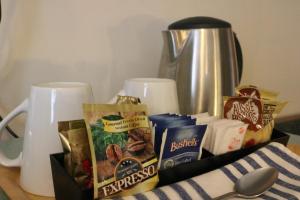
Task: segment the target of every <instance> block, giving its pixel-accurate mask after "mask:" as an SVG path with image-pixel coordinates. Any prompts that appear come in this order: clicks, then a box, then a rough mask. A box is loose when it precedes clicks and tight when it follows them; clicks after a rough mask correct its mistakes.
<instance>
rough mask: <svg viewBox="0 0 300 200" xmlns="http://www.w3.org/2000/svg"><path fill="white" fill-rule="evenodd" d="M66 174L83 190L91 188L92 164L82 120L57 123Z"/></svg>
mask: <svg viewBox="0 0 300 200" xmlns="http://www.w3.org/2000/svg"><path fill="white" fill-rule="evenodd" d="M58 131H59V137H60V139H61V142H62V145H63V149H64V153H65V157H64V164H65V168H66V170H67V172H68V173H69V174H70V175H71V176H72V177H73V178H74V179H75V181H76V182H77V183H78V184H79V186H80V187H81V188H83V189H85V188H92V186H93V182H92V168H91V167H92V162H91V152H90V147H89V142H88V136H87V131H86V127H85V122H84V120H72V121H61V122H58Z"/></svg>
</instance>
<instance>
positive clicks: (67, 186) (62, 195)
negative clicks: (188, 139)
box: [50, 129, 289, 200]
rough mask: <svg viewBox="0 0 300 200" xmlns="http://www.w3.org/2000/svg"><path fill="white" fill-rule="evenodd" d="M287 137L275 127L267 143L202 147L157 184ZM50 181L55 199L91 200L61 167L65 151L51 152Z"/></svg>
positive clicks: (285, 140)
mask: <svg viewBox="0 0 300 200" xmlns="http://www.w3.org/2000/svg"><path fill="white" fill-rule="evenodd" d="M288 140H289V135H287V134H285V133H283V132H280V131H279V130H276V129H274V130H273V133H272V137H271V140H270V141H269V142H266V143H262V144H258V145H255V146H253V147H249V148H245V149H241V150H238V151H233V152H229V153H226V154H222V155H219V156H214V155H212V154H211V153H209V152H208V151H205V149H203V154H202V158H201V160H198V161H195V162H192V163H187V164H182V165H178V166H176V167H173V168H171V169H167V170H161V171H159V183H158V187H160V186H163V185H167V184H171V183H175V182H178V181H181V180H184V179H187V178H191V177H193V176H197V175H200V174H203V173H206V172H209V171H212V170H214V169H217V168H220V167H222V166H224V165H227V164H229V163H232V162H234V161H236V160H238V159H240V158H242V157H244V156H246V155H248V154H251V153H253V152H254V151H256V150H257V149H259V148H261V147H263V146H265V145H267V144H268V143H270V142H279V143H281V144H284V145H286V144H287V143H288ZM50 160H51V168H52V176H53V184H54V191H55V198H56V200H66V199H72V200H90V199H93V191H92V190H81V189H80V187H79V186H78V185H77V183H76V182H75V180H74V179H73V178H72V177H71V176H70V175H69V174H68V173H67V171H66V170H65V168H64V154H63V153H58V154H52V155H50Z"/></svg>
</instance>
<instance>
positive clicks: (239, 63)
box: [233, 32, 243, 83]
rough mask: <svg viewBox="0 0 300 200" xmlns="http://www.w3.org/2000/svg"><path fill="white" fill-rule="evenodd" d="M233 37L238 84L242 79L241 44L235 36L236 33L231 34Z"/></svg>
mask: <svg viewBox="0 0 300 200" xmlns="http://www.w3.org/2000/svg"><path fill="white" fill-rule="evenodd" d="M233 36H234V42H235V49H236V57H237V64H238V70H239V71H238V72H239V83H240V82H241V79H242V74H243V53H242V48H241V44H240V42H239V40H238V38H237V36H236V33H235V32H233Z"/></svg>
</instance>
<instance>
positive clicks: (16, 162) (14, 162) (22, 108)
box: [0, 99, 29, 167]
mask: <svg viewBox="0 0 300 200" xmlns="http://www.w3.org/2000/svg"><path fill="white" fill-rule="evenodd" d="M28 105H29V100H28V99H25V100H24V101H23V102H22V103H21V104H20V105H18V106H17V107H16V108H15V109H14V110H12V111H11V112H10V113H9V114H8V115H7V116H6V117H4V119H3V120H2V121H1V123H0V136H1V134H2V130H3V129H4V127H6V125H7V124H8V123H9V122H10V121H11V120H13V119H14V118H15V117H16V116H18V115H19V114H21V113H24V112H27V111H28ZM21 160H22V152H21V153H20V155H19V156H18V157H17V158H15V159H9V158H7V157H6V156H5V155H4V154H3V152H1V151H0V165H3V166H6V167H19V166H20V165H21Z"/></svg>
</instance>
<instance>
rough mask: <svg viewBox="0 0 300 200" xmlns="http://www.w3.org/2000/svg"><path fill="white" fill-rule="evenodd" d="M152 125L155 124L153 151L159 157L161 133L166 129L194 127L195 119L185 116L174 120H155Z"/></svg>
mask: <svg viewBox="0 0 300 200" xmlns="http://www.w3.org/2000/svg"><path fill="white" fill-rule="evenodd" d="M152 122H153V121H152ZM154 123H155V140H154V150H155V153H156V155H160V149H161V143H162V135H163V132H164V131H165V130H166V129H167V128H173V127H180V126H187V125H195V124H196V119H190V118H188V117H186V116H182V117H179V118H176V119H175V118H173V117H171V118H164V119H161V120H157V121H156V122H154Z"/></svg>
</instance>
